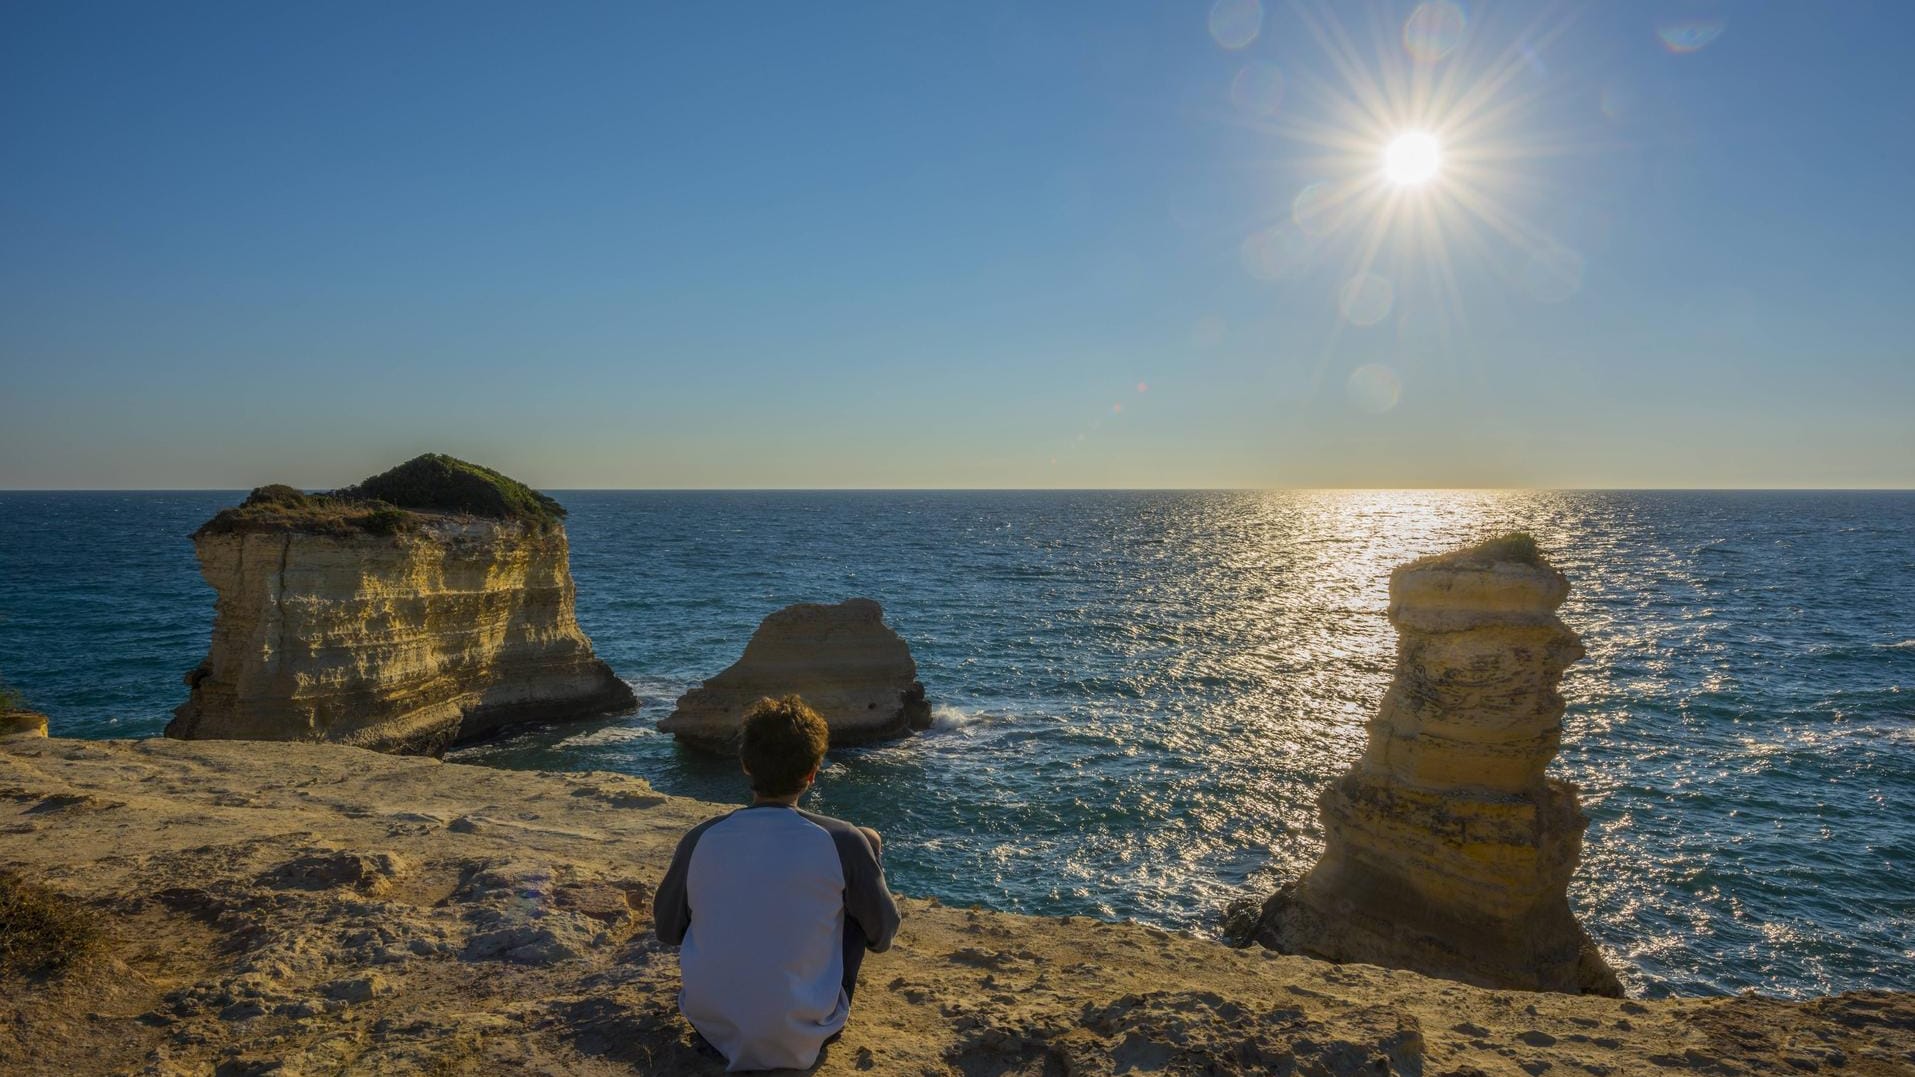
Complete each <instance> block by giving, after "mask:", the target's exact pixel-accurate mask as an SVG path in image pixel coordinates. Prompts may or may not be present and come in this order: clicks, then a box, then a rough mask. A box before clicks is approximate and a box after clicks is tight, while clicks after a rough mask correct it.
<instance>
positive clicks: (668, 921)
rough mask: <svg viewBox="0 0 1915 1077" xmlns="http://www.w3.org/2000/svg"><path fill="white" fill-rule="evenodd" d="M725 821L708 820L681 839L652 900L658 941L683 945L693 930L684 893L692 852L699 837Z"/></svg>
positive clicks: (690, 909) (672, 944)
mask: <svg viewBox="0 0 1915 1077" xmlns="http://www.w3.org/2000/svg"><path fill="white" fill-rule="evenodd" d="M723 818H725V817H724V816H722V815H721V816H719V817H718V819H707V820H705V821H704V822H702V823H700V824H698V825H697V826H695V827H692V828H691V830H689V831H687V832H686V833H685V836H684V837H682V838H680V839H678V848H677V850H676V851H674V852H673V853H672V863H671V866H670V867H668V868H666V869H665V878H664V879H663V880H662V881H660V882H659V884H658V893H657V894H655V895H654V896H653V897H652V927H653V928H654V929H655V930H656V931H657V932H658V938H659V941H661V942H663V943H664V944H665V945H667V946H677V945H678V944H679V943H682V942H684V941H685V932H687V931H690V930H691V926H692V907H691V900H690V897H689V896H688V895H687V894H686V892H685V879H686V876H688V875H690V874H691V868H692V850H693V849H694V848H696V847H697V846H698V837H699V835H701V834H703V833H704V832H705V831H707V830H709V829H711V827H712V824H714V823H716V822H718V820H719V819H723Z"/></svg>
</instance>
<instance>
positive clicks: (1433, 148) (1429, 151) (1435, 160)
mask: <svg viewBox="0 0 1915 1077" xmlns="http://www.w3.org/2000/svg"><path fill="white" fill-rule="evenodd" d="M1442 164H1443V147H1442V146H1441V145H1439V144H1438V143H1437V141H1436V136H1435V135H1432V134H1430V133H1429V132H1428V131H1405V132H1403V133H1402V134H1400V135H1398V136H1396V137H1395V138H1393V139H1391V140H1390V144H1389V145H1388V146H1386V147H1384V149H1383V174H1384V175H1385V176H1388V177H1389V180H1390V182H1391V183H1394V184H1396V185H1397V186H1399V187H1413V186H1415V185H1417V184H1419V183H1426V182H1428V181H1429V180H1431V179H1433V178H1435V176H1436V170H1437V169H1438V168H1440V167H1442Z"/></svg>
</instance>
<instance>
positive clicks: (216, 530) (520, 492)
mask: <svg viewBox="0 0 1915 1077" xmlns="http://www.w3.org/2000/svg"><path fill="white" fill-rule="evenodd" d="M421 513H434V514H451V515H466V516H483V517H487V518H490V519H499V520H518V521H522V522H525V523H528V524H531V525H533V526H536V527H538V528H540V529H541V530H543V529H545V528H549V527H553V526H555V525H557V524H558V522H559V520H560V519H561V518H562V517H563V516H564V515H565V509H564V508H562V507H560V505H559V503H558V502H556V501H554V500H552V499H551V498H549V497H547V496H545V495H544V494H541V493H539V492H538V491H537V490H534V489H532V488H531V487H529V486H527V485H525V484H524V483H522V482H519V481H518V480H516V479H513V478H509V477H507V476H505V475H501V474H499V473H498V472H496V471H494V470H492V469H491V468H488V467H481V466H479V465H478V464H473V463H468V462H466V461H464V460H460V459H458V458H456V457H452V456H445V455H443V454H440V453H427V454H426V455H424V456H418V457H414V458H413V459H411V460H408V461H406V462H405V463H403V464H400V465H399V466H398V467H395V468H393V469H392V470H390V471H385V472H381V473H380V474H377V475H374V476H373V477H372V478H369V479H367V480H365V481H364V482H361V483H358V484H357V485H353V486H348V487H345V488H343V489H339V490H334V491H332V492H331V493H323V494H308V493H305V492H303V491H300V490H296V489H294V488H293V487H290V486H285V485H281V484H278V483H275V484H273V485H271V486H261V487H259V488H258V489H256V490H254V491H253V492H252V493H251V494H250V495H248V496H247V498H246V500H245V501H244V502H242V503H241V504H239V505H236V506H234V507H233V508H230V509H222V510H221V511H220V512H219V513H218V514H217V515H215V516H214V517H213V518H212V519H210V520H208V521H206V523H204V524H202V525H201V526H200V529H199V530H198V531H196V532H194V537H198V536H200V535H207V534H229V533H232V532H236V531H300V532H305V533H309V534H320V535H352V534H375V535H392V534H398V533H400V532H404V531H411V530H414V529H416V528H417V527H418V526H419V523H420V515H419V514H421Z"/></svg>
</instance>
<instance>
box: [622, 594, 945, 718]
mask: <svg viewBox="0 0 1915 1077" xmlns="http://www.w3.org/2000/svg"><path fill="white" fill-rule="evenodd" d="M793 692H795V693H797V694H798V695H800V696H803V697H804V700H805V702H806V703H808V704H810V705H811V707H812V708H813V709H814V710H816V711H817V712H818V713H819V714H820V715H822V716H823V717H824V720H825V724H826V725H827V726H829V727H830V728H831V743H832V745H833V746H834V747H839V746H843V745H849V744H864V743H868V742H870V741H877V740H889V739H892V738H894V737H903V736H908V735H910V734H911V733H912V732H913V731H915V730H920V729H925V728H928V727H929V726H930V724H931V705H930V704H929V703H927V702H925V698H924V685H922V684H920V683H919V682H918V665H917V662H916V661H915V660H914V659H913V658H912V657H911V648H910V647H909V646H907V645H906V644H905V642H904V639H903V637H901V636H899V635H898V634H897V633H896V632H893V631H892V630H891V628H890V627H889V626H888V625H886V624H885V623H884V610H883V608H882V607H880V606H879V605H878V604H877V603H876V602H873V601H872V600H870V599H868V598H852V599H846V600H845V601H843V602H840V603H838V604H837V605H835V606H824V605H817V604H813V603H800V604H798V605H796V606H787V607H785V608H784V609H782V610H779V611H778V612H776V613H774V614H772V615H771V616H769V617H767V618H765V619H764V622H763V623H762V624H760V625H759V626H758V630H757V631H756V632H753V633H752V634H751V640H750V642H748V643H746V644H745V653H744V655H743V657H741V658H739V659H738V661H736V662H734V663H732V664H731V665H730V666H729V667H728V668H726V669H725V671H724V672H722V673H720V674H718V675H717V676H715V677H713V678H711V679H710V680H708V681H706V682H705V683H704V684H702V685H700V686H698V687H697V688H694V689H692V690H691V691H689V692H686V693H685V694H684V695H683V696H681V697H679V700H678V706H677V707H676V708H675V709H674V710H673V711H672V713H671V714H670V715H668V716H667V717H666V718H665V719H664V720H663V721H661V722H659V723H658V728H659V729H660V730H661V731H662V732H666V733H672V734H675V735H676V736H677V737H678V738H679V739H680V740H682V741H684V742H685V743H687V744H689V745H692V746H693V747H697V748H703V749H706V750H708V751H729V750H731V749H732V747H733V743H732V742H733V738H734V737H735V736H736V735H737V733H738V728H739V726H740V725H741V724H742V723H743V721H744V716H745V710H746V708H748V707H750V706H751V705H752V704H753V703H755V702H757V701H758V700H759V699H760V698H761V697H764V696H783V695H788V694H791V693H793Z"/></svg>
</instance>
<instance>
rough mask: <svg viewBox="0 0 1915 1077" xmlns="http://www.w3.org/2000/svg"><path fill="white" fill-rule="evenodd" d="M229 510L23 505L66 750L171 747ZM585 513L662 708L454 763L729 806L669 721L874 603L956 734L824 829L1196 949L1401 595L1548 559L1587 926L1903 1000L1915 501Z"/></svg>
mask: <svg viewBox="0 0 1915 1077" xmlns="http://www.w3.org/2000/svg"><path fill="white" fill-rule="evenodd" d="M238 496H239V495H238V494H236V493H221V492H189V493H3V494H0V677H4V678H5V679H6V681H8V682H9V683H10V684H11V685H12V686H13V687H15V688H16V689H18V690H20V691H21V692H23V693H24V694H25V695H26V696H27V697H28V698H29V699H30V700H31V701H32V703H33V704H34V705H35V706H37V707H38V708H39V709H41V710H44V711H46V712H47V713H48V714H49V715H51V717H52V721H53V726H54V731H55V732H56V733H57V734H61V735H68V736H84V737H119V736H147V735H152V734H155V733H157V732H158V731H159V729H160V728H161V726H162V725H163V724H164V723H165V721H166V718H167V715H168V712H169V711H170V709H171V708H172V707H173V706H174V705H176V704H177V703H178V702H179V701H180V700H182V699H183V698H184V695H185V688H184V687H183V686H182V685H181V684H180V675H181V674H182V673H183V672H184V671H185V670H187V669H188V668H190V667H191V666H193V665H194V664H195V663H197V662H198V660H199V659H200V657H201V655H202V654H203V653H204V650H205V647H206V644H207V639H208V636H209V632H210V627H211V623H212V599H213V595H212V591H211V590H210V589H209V588H208V587H206V585H205V584H204V583H203V582H202V581H201V580H200V578H199V576H198V573H197V570H196V567H195V563H194V560H193V555H192V547H191V545H190V543H189V542H188V541H187V538H186V536H187V534H188V533H189V532H190V531H191V530H192V529H193V528H194V527H195V526H196V525H197V524H198V523H199V522H200V521H202V520H204V519H205V518H206V517H207V516H209V515H211V513H212V512H213V511H215V510H216V509H218V508H219V507H221V506H223V505H226V504H230V503H232V502H233V501H234V500H235V499H236V498H237V497H238ZM559 497H560V498H561V500H562V501H563V502H564V503H565V504H566V505H567V506H568V507H569V508H570V510H571V517H570V520H569V523H568V529H569V531H570V534H571V538H572V556H573V573H574V576H575V577H576V579H577V582H578V595H579V598H578V614H579V620H580V621H581V622H582V623H583V624H584V626H585V628H586V630H587V632H588V633H590V635H591V636H592V638H593V640H594V641H595V642H596V644H597V647H598V651H599V653H600V654H601V655H602V656H603V657H604V658H605V659H606V660H607V661H608V662H610V663H611V665H612V667H613V668H614V669H616V670H617V671H618V672H619V673H620V674H621V675H622V676H624V677H625V678H626V679H628V680H629V681H631V682H632V684H633V685H634V686H635V687H636V688H637V690H638V692H639V695H640V697H641V698H642V699H643V701H644V702H643V706H642V707H641V709H640V710H639V711H638V712H637V713H636V714H634V715H630V716H626V717H623V718H618V719H614V720H610V721H606V722H598V723H593V724H590V725H587V726H573V727H567V728H558V729H547V730H540V731H535V732H531V733H526V734H522V735H518V736H514V737H511V738H508V739H505V740H501V741H496V742H493V743H489V744H485V745H480V746H476V747H472V748H467V749H462V750H461V751H459V752H458V753H457V758H459V759H461V760H463V761H468V762H475V763H484V764H488V765H495V766H506V767H526V768H548V769H566V770H571V769H587V768H590V769H606V770H619V771H626V772H630V773H634V774H638V775H641V776H643V777H646V778H648V779H650V780H651V781H652V782H654V783H655V784H656V785H657V786H658V787H659V788H661V789H663V790H666V791H669V792H673V793H680V794H687V795H693V796H699V797H704V798H707V799H712V800H720V801H723V800H732V799H736V798H737V797H738V796H739V794H740V792H741V788H740V781H739V778H738V775H737V772H736V768H735V766H734V765H732V764H727V763H725V762H722V761H715V760H711V759H708V758H704V757H701V756H698V755H695V754H692V753H689V752H686V751H684V750H681V749H680V748H678V747H677V746H676V745H675V744H674V742H673V741H672V740H671V739H670V738H667V737H662V736H660V735H658V734H657V733H656V732H654V731H653V729H652V725H653V723H655V722H656V721H657V720H658V719H659V718H661V717H663V716H664V715H665V714H666V713H668V712H669V710H670V707H671V701H672V700H673V699H674V698H675V697H676V696H677V694H678V693H680V692H682V691H683V690H685V689H686V688H688V687H689V686H691V685H693V684H694V683H696V682H697V681H698V680H700V679H702V678H703V677H706V676H709V675H710V674H712V673H714V672H716V671H718V670H719V669H722V668H723V667H724V666H726V665H727V664H729V663H730V662H731V661H733V660H734V659H735V658H736V657H737V656H738V653H739V651H740V650H741V648H742V647H743V645H744V641H745V640H746V638H747V637H748V636H749V635H750V633H751V631H752V629H753V628H754V627H755V626H756V625H757V623H758V621H759V619H760V618H762V617H763V616H764V615H765V614H766V613H768V612H770V611H771V610H773V609H776V608H778V607H780V606H783V605H785V604H788V603H791V602H797V601H835V600H838V599H841V598H845V597H848V596H852V595H867V596H870V597H872V598H876V599H878V600H879V601H881V602H882V603H883V604H884V606H885V609H886V611H887V616H888V619H889V620H890V622H891V623H892V624H893V625H894V626H895V627H896V628H897V629H898V630H899V631H900V632H901V633H903V635H904V636H905V638H906V639H908V640H909V641H910V643H911V646H912V649H913V651H914V652H915V653H916V655H917V659H918V663H919V669H920V674H921V676H922V679H923V681H924V683H925V685H926V687H927V689H928V691H929V694H930V697H931V699H932V700H933V702H934V704H935V713H936V716H937V724H936V727H935V728H934V729H933V730H932V731H931V732H930V733H928V734H925V735H923V736H919V737H916V738H913V739H911V740H908V741H903V742H897V743H893V744H888V745H883V746H878V747H872V748H867V749H860V750H855V751H845V752H840V753H835V754H834V756H833V758H832V760H831V761H830V763H829V764H828V767H827V769H826V771H825V773H824V775H823V777H822V779H821V782H820V786H819V789H818V790H817V792H816V794H815V795H814V800H815V806H816V807H817V808H818V809H820V810H823V811H826V812H830V813H833V814H839V815H843V816H846V817H849V818H852V819H855V820H857V821H859V822H862V823H867V824H870V825H873V826H876V827H878V828H880V829H881V830H883V831H884V832H885V833H886V836H887V855H886V859H887V862H888V866H889V869H890V873H891V877H892V883H893V885H894V886H895V887H896V888H898V889H899V890H902V891H904V892H907V893H912V894H920V895H936V896H938V897H939V898H942V899H943V900H945V901H946V902H949V903H964V904H969V903H977V904H981V905H985V906H989V907H993V908H1000V909H1009V910H1019V911H1027V912H1038V913H1053V914H1062V913H1077V914H1088V915H1093V916H1100V917H1107V918H1126V917H1128V918H1135V919H1137V920H1141V921H1145V922H1150V923H1156V924H1160V925H1163V926H1166V927H1172V928H1177V929H1186V930H1195V931H1199V932H1203V931H1214V929H1215V926H1216V914H1217V912H1218V910H1219V909H1220V908H1221V907H1222V906H1223V905H1224V904H1225V903H1227V902H1228V901H1229V900H1231V899H1232V898H1235V897H1238V896H1241V895H1246V894H1258V895H1261V894H1265V893H1267V892H1269V891H1270V890H1271V889H1273V888H1274V887H1275V886H1276V885H1277V884H1278V883H1280V882H1281V881H1283V880H1284V879H1287V878H1289V877H1291V876H1293V875H1294V874H1296V873H1298V872H1300V871H1301V870H1303V869H1304V868H1306V867H1307V866H1308V865H1309V864H1310V863H1311V862H1312V861H1313V860H1314V858H1315V857H1316V855H1317V853H1318V852H1319V851H1320V848H1321V836H1320V831H1319V828H1318V825H1317V821H1316V816H1315V804H1314V802H1315V797H1316V794H1317V792H1318V790H1319V789H1321V788H1322V786H1323V785H1324V784H1325V783H1326V782H1327V781H1329V780H1330V779H1331V778H1332V777H1333V776H1334V775H1336V774H1337V773H1339V772H1341V771H1342V770H1343V769H1344V768H1345V767H1347V766H1348V765H1349V763H1350V762H1351V760H1353V759H1354V758H1355V757H1356V755H1357V754H1358V752H1359V751H1360V750H1361V748H1362V739H1363V738H1362V731H1363V724H1364V722H1365V720H1366V719H1367V718H1368V716H1369V715H1370V713H1371V712H1372V710H1373V709H1374V707H1375V705H1376V703H1377V701H1378V700H1379V699H1380V697H1381V696H1382V693H1383V690H1384V687H1385V685H1386V684H1387V682H1388V678H1389V674H1390V669H1391V665H1392V662H1393V647H1394V636H1393V634H1392V632H1391V630H1390V628H1389V625H1388V623H1387V622H1386V621H1385V619H1384V617H1383V609H1384V605H1385V596H1386V580H1387V576H1388V572H1389V569H1390V568H1391V567H1392V566H1394V565H1396V564H1398V563H1400V562H1402V561H1405V560H1408V559H1410V558H1412V557H1415V556H1418V555H1421V554H1425V553H1430V552H1434V551H1437V550H1440V549H1443V548H1446V547H1449V546H1451V545H1454V544H1457V543H1461V542H1464V541H1468V540H1471V539H1474V538H1478V537H1482V536H1484V535H1486V534H1488V533H1490V532H1493V531H1496V530H1500V529H1506V528H1522V529H1526V530H1529V531H1531V532H1532V533H1534V534H1535V535H1536V536H1537V538H1538V539H1539V540H1540V541H1541V542H1542V544H1543V546H1544V548H1545V549H1546V551H1548V552H1549V553H1550V554H1551V556H1552V557H1553V558H1554V560H1555V561H1556V563H1557V564H1558V565H1559V566H1560V567H1562V568H1563V569H1564V570H1565V571H1566V572H1568V573H1569V575H1570V577H1571V579H1572V582H1573V584H1574V591H1573V593H1572V595H1571V597H1570V600H1569V602H1568V603H1567V605H1566V606H1565V607H1564V610H1563V617H1564V619H1565V620H1566V621H1567V622H1568V623H1569V624H1570V625H1571V626H1572V627H1573V628H1575V629H1576V630H1577V631H1579V632H1581V633H1582V635H1583V638H1584V641H1585V643H1586V645H1587V646H1588V650H1589V656H1588V658H1587V659H1585V660H1584V661H1583V662H1581V663H1578V664H1577V665H1575V666H1573V667H1571V670H1570V673H1569V675H1568V677H1567V678H1566V681H1565V691H1566V694H1567V695H1568V697H1569V699H1570V709H1569V713H1568V716H1567V719H1566V721H1567V727H1568V732H1567V737H1566V739H1565V743H1564V748H1563V752H1562V755H1561V757H1560V759H1559V760H1558V762H1557V764H1556V771H1557V773H1559V774H1561V775H1563V776H1565V777H1568V778H1570V779H1572V780H1574V781H1576V782H1578V783H1580V784H1581V786H1582V789H1583V801H1584V805H1585V807H1586V809H1587V811H1588V814H1589V816H1590V818H1591V820H1592V822H1591V824H1590V828H1589V832H1588V835H1587V839H1586V847H1585V852H1584V857H1583V861H1582V865H1581V867H1580V868H1579V870H1578V872H1577V874H1576V877H1575V881H1574V884H1573V887H1572V891H1571V898H1572V901H1573V903H1574V905H1575V908H1576V911H1577V912H1578V914H1579V915H1580V916H1581V917H1582V919H1583V922H1584V923H1585V924H1586V925H1587V926H1588V927H1589V929H1590V931H1591V933H1592V934H1593V935H1594V936H1595V937H1596V939H1597V940H1598V942H1599V943H1600V944H1601V945H1602V946H1603V947H1604V949H1605V950H1606V951H1607V952H1608V953H1609V955H1610V956H1611V959H1612V961H1613V962H1614V963H1615V964H1616V965H1617V966H1619V967H1620V968H1621V969H1622V970H1623V972H1624V977H1625V979H1626V980H1627V981H1629V982H1630V983H1631V985H1632V986H1633V987H1634V988H1635V989H1637V990H1638V991H1641V992H1644V993H1647V994H1652V995H1653V994H1664V993H1718V992H1734V991H1740V990H1744V989H1748V988H1754V989H1756V990H1759V991H1762V992H1765V993H1770V994H1777V995H1785V996H1800V995H1808V994H1817V993H1824V992H1828V991H1837V990H1845V989H1852V988H1862V987H1899V988H1904V989H1908V988H1915V975H1912V974H1911V971H1910V970H1911V968H1915V813H1912V812H1911V811H1910V810H1909V806H1910V804H1911V803H1915V686H1911V681H1915V494H1909V493H1726V492H1725V493H1665V492H1645V493H1620V492H1615V493H1611V492H1575V493H1549V492H1538V493H1515V492H1511V493H1498V492H1409V493H1390V492H1278V493H1255V492H1246V493H1232V492H1183V493H1177V492H1166V493H1138V492H1124V493H1116V492H1096V493H1091V492H1085V493H1057V492H1044V493H973V492H949V493H889V492H887V493H731V492H708V493H652V492H623V491H621V492H585V491H581V492H572V493H561V494H560V495H559ZM3 855H4V854H3V853H0V856H3Z"/></svg>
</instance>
